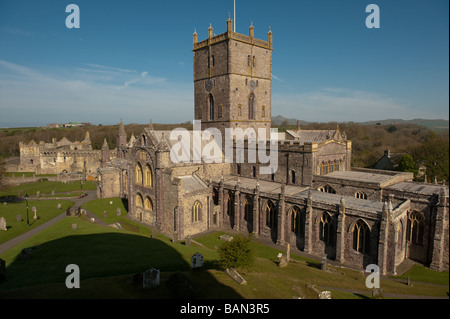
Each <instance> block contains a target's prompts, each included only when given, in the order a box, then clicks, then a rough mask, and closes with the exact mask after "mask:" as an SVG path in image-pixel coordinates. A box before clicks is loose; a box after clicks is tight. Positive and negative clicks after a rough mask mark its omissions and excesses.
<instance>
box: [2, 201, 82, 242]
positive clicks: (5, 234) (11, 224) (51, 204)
mask: <svg viewBox="0 0 450 319" xmlns="http://www.w3.org/2000/svg"><path fill="white" fill-rule="evenodd" d="M58 203H60V204H61V209H58V208H57V206H58ZM73 204H74V203H73V202H72V201H68V200H57V201H56V200H45V201H34V200H29V201H28V220H29V223H30V226H29V227H28V226H27V206H26V201H20V202H11V203H8V205H7V206H4V205H1V204H0V217H4V218H5V219H6V227H7V230H6V231H0V244H3V243H4V242H6V241H8V240H10V239H12V238H14V237H17V236H19V235H21V234H23V233H25V232H27V231H29V230H31V229H33V228H35V227H37V226H39V225H42V224H43V223H45V222H47V221H49V220H50V219H52V218H54V217H56V216H58V215H59V214H61V213H64V212H65V211H66V210H67V209H68V208H69V207H71V206H72V205H73ZM33 207H36V210H37V211H36V215H37V217H38V219H37V220H34V219H33V217H34V213H33V212H32V208H33ZM18 215H21V217H22V219H21V220H19V221H18V220H17V216H18Z"/></svg>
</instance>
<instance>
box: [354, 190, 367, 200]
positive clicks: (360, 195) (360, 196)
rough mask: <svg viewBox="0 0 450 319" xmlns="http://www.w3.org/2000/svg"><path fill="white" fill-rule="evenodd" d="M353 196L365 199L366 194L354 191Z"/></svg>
mask: <svg viewBox="0 0 450 319" xmlns="http://www.w3.org/2000/svg"><path fill="white" fill-rule="evenodd" d="M355 198H359V199H367V194H365V193H364V192H361V191H360V192H356V193H355Z"/></svg>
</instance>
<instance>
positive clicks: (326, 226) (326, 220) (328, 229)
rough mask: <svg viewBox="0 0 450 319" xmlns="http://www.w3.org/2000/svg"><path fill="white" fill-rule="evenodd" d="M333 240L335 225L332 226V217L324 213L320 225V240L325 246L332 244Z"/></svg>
mask: <svg viewBox="0 0 450 319" xmlns="http://www.w3.org/2000/svg"><path fill="white" fill-rule="evenodd" d="M332 238H333V225H332V224H331V216H330V215H328V214H327V213H323V214H322V216H321V217H320V223H319V240H321V241H323V242H324V243H325V244H328V243H331V242H332Z"/></svg>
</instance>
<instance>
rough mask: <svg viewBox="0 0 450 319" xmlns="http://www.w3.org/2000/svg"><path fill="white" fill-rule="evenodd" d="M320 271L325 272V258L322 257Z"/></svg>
mask: <svg viewBox="0 0 450 319" xmlns="http://www.w3.org/2000/svg"><path fill="white" fill-rule="evenodd" d="M320 270H323V271H326V270H327V256H326V255H325V256H323V257H322V262H321V263H320Z"/></svg>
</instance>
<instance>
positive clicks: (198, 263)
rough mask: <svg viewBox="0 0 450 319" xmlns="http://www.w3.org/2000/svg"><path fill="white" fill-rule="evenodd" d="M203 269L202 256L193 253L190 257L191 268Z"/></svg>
mask: <svg viewBox="0 0 450 319" xmlns="http://www.w3.org/2000/svg"><path fill="white" fill-rule="evenodd" d="M202 267H203V255H202V254H200V253H195V254H194V255H193V256H192V257H191V268H192V269H195V268H202Z"/></svg>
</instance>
